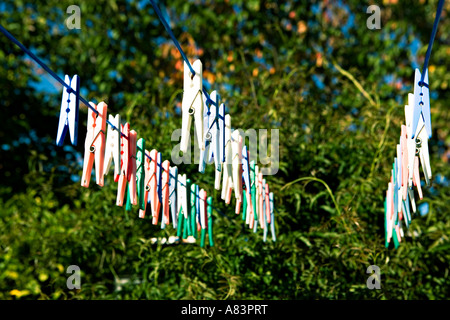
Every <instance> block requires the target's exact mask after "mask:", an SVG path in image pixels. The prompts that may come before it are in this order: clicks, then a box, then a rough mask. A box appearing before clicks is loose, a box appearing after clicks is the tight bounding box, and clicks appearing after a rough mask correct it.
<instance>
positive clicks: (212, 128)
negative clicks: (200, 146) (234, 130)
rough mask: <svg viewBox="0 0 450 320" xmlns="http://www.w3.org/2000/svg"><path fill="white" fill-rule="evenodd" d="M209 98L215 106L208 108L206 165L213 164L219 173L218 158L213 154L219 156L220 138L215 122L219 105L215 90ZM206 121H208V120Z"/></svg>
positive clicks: (216, 121) (218, 96)
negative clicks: (208, 133)
mask: <svg viewBox="0 0 450 320" xmlns="http://www.w3.org/2000/svg"><path fill="white" fill-rule="evenodd" d="M209 98H210V99H211V101H213V102H214V103H215V104H216V105H211V106H210V110H209V111H210V112H211V115H210V118H209V119H210V125H209V132H210V138H211V141H210V145H209V152H208V157H207V160H206V161H207V163H213V162H214V163H215V166H216V169H217V168H219V171H220V158H219V157H216V156H215V154H216V153H217V154H219V155H220V144H219V141H220V137H219V122H218V120H217V112H218V110H219V109H218V107H217V106H218V105H219V103H220V95H219V94H218V93H217V91H216V90H214V91H212V92H211V94H210V96H209ZM209 119H208V120H209Z"/></svg>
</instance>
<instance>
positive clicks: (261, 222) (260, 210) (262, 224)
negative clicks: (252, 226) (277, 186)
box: [258, 172, 265, 229]
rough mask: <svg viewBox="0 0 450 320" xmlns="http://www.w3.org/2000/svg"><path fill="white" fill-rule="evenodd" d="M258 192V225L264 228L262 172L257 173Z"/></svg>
mask: <svg viewBox="0 0 450 320" xmlns="http://www.w3.org/2000/svg"><path fill="white" fill-rule="evenodd" d="M258 194H259V212H258V213H259V215H258V217H259V225H260V226H261V228H262V229H264V225H265V223H264V214H265V212H264V196H265V195H264V194H263V175H262V172H259V173H258Z"/></svg>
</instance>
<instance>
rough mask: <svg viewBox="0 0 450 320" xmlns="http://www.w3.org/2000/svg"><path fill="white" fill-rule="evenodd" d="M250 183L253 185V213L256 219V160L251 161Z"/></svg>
mask: <svg viewBox="0 0 450 320" xmlns="http://www.w3.org/2000/svg"><path fill="white" fill-rule="evenodd" d="M250 185H251V186H252V187H251V189H250V190H251V198H252V207H253V215H254V216H255V221H257V220H258V215H257V214H256V179H255V160H252V161H250Z"/></svg>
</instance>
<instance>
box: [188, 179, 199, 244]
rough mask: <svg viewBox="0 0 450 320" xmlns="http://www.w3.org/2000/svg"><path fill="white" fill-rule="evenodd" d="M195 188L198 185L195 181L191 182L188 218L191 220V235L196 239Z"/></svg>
mask: <svg viewBox="0 0 450 320" xmlns="http://www.w3.org/2000/svg"><path fill="white" fill-rule="evenodd" d="M197 188H198V186H197V185H196V184H195V183H193V184H192V185H191V195H190V197H191V201H190V203H191V211H190V219H191V220H190V221H189V222H190V224H191V231H192V234H191V235H193V236H194V238H195V239H197V217H196V214H197V207H196V205H195V201H196V200H197Z"/></svg>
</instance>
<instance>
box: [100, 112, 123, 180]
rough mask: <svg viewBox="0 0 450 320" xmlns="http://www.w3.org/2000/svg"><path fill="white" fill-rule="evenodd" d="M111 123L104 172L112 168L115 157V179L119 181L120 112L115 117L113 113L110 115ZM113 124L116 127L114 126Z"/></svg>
mask: <svg viewBox="0 0 450 320" xmlns="http://www.w3.org/2000/svg"><path fill="white" fill-rule="evenodd" d="M108 120H109V122H110V124H108V131H107V134H106V150H105V164H104V166H103V169H104V172H103V174H105V175H106V174H108V171H109V169H110V168H111V163H112V161H113V159H114V181H115V182H117V181H119V174H120V139H121V133H120V127H121V125H120V114H116V116H115V117H113V116H112V115H111V114H110V115H109V116H108ZM111 124H112V125H113V126H114V127H115V128H113V127H112V126H111Z"/></svg>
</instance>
